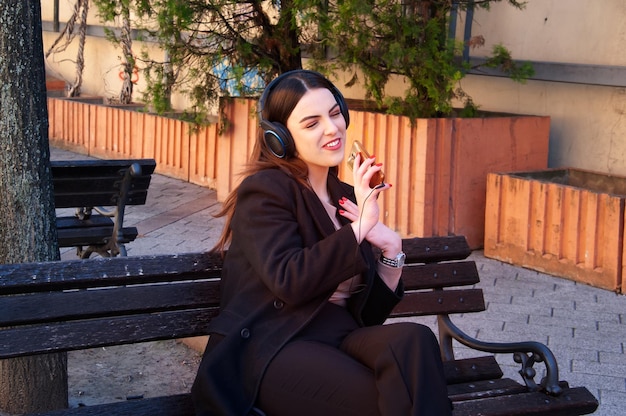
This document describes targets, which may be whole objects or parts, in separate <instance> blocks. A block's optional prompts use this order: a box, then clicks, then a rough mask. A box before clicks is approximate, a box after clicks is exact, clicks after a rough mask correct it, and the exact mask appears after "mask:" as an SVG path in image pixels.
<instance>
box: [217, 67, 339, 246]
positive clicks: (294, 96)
mask: <svg viewBox="0 0 626 416" xmlns="http://www.w3.org/2000/svg"><path fill="white" fill-rule="evenodd" d="M270 85H271V91H269V92H268V91H266V92H265V93H264V94H263V98H264V99H263V102H262V103H260V104H262V106H263V108H261V109H259V116H260V117H262V118H263V119H264V120H267V121H271V122H277V123H281V124H282V125H283V126H286V125H287V119H288V118H289V116H290V115H291V113H292V111H293V109H294V108H295V106H296V105H297V104H298V102H299V101H300V99H301V98H302V96H303V95H304V94H305V93H306V92H307V91H309V90H312V89H318V88H325V89H328V90H330V91H331V92H333V91H336V88H335V86H334V85H333V84H332V83H331V82H330V81H329V80H328V79H326V78H325V77H324V76H323V75H322V74H319V73H317V72H313V71H297V70H296V71H292V72H290V73H286V74H283V75H282V76H281V79H280V81H279V82H278V83H276V84H275V85H272V84H270ZM265 169H280V170H283V171H285V172H287V173H288V174H289V175H290V176H292V177H293V178H294V179H295V180H296V181H298V182H300V183H301V184H302V185H303V186H307V187H308V186H309V185H308V183H307V176H308V173H309V172H308V167H307V165H306V163H305V162H304V161H303V160H302V159H300V158H299V157H298V155H297V152H296V155H295V156H293V157H290V158H285V159H280V158H278V157H276V156H275V155H274V154H273V153H272V151H271V150H270V149H269V147H268V145H267V143H266V141H265V138H264V132H263V131H262V129H258V131H257V140H256V143H255V145H254V149H253V150H252V154H251V155H250V159H249V161H248V163H247V164H246V166H245V168H244V170H243V171H242V172H241V175H242V176H243V177H247V176H250V175H253V174H255V173H257V172H260V171H262V170H265ZM238 188H239V187H236V188H235V189H233V190H232V191H231V193H230V194H229V195H228V197H227V198H226V200H225V201H224V205H223V206H222V209H221V210H220V211H219V212H218V213H217V214H215V216H216V217H226V222H225V224H224V229H223V230H222V234H221V236H220V238H219V240H218V242H217V244H216V245H215V247H213V249H212V252H224V251H225V250H226V248H227V246H228V245H229V244H230V241H231V238H232V229H231V221H232V218H233V214H234V213H235V207H236V205H237V191H238Z"/></svg>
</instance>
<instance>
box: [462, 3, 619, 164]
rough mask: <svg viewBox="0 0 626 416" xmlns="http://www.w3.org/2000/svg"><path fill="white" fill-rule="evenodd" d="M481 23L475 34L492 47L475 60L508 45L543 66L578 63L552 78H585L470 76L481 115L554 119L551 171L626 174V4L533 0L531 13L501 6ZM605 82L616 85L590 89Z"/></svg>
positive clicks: (468, 86)
mask: <svg viewBox="0 0 626 416" xmlns="http://www.w3.org/2000/svg"><path fill="white" fill-rule="evenodd" d="M474 18H475V19H474V23H473V25H472V28H473V30H472V33H473V34H474V35H478V34H482V35H483V36H484V37H485V40H486V45H485V47H484V48H482V49H481V50H478V51H476V50H474V51H472V52H471V54H472V55H480V53H484V52H487V51H489V50H490V49H491V45H493V44H494V43H499V42H501V43H502V44H504V45H505V46H506V47H508V48H509V49H510V50H511V51H512V53H513V56H514V58H516V59H521V60H530V61H535V62H537V65H536V68H540V67H541V66H540V64H541V63H545V62H548V63H562V64H575V65H566V66H563V67H556V66H555V67H553V68H552V70H550V71H548V72H552V73H551V74H549V75H550V77H554V78H557V79H559V78H560V79H563V80H565V81H571V80H572V79H573V78H574V79H575V78H582V80H578V82H580V83H574V82H552V81H529V82H528V83H527V84H526V85H519V84H517V83H514V82H512V81H510V80H508V79H504V78H497V77H487V76H477V75H470V76H468V77H467V78H466V79H464V80H463V87H464V89H465V90H466V91H467V92H468V93H470V95H471V96H472V97H473V98H474V99H475V101H476V103H477V104H479V105H480V106H481V109H483V110H493V111H505V112H512V113H524V114H536V115H549V116H550V117H551V119H552V127H551V131H550V155H549V164H550V167H563V166H572V167H577V168H582V169H591V170H596V171H601V172H605V173H611V174H617V175H626V118H625V115H626V53H624V50H626V1H624V0H602V1H597V0H528V1H527V5H526V8H525V9H524V10H521V11H519V10H516V9H514V8H512V7H510V6H507V5H505V4H498V5H495V6H493V7H492V9H491V11H490V12H477V13H476V14H475V16H474ZM571 73H574V74H578V75H579V77H576V76H569V75H571ZM607 73H609V74H611V76H607V75H606V74H607ZM603 82H606V83H608V84H609V86H603V85H589V84H592V83H603Z"/></svg>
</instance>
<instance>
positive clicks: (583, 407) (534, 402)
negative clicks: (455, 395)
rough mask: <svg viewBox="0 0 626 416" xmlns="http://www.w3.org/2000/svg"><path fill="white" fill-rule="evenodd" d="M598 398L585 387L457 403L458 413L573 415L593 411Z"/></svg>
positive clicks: (455, 411) (536, 415) (455, 413)
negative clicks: (554, 393) (558, 394)
mask: <svg viewBox="0 0 626 416" xmlns="http://www.w3.org/2000/svg"><path fill="white" fill-rule="evenodd" d="M597 407H598V402H597V400H596V398H595V397H594V396H593V395H592V394H591V393H590V392H589V391H588V390H587V389H586V388H584V387H577V388H568V389H565V390H564V392H563V394H561V395H560V396H556V397H555V396H549V395H547V394H545V393H542V392H527V393H517V394H510V395H505V396H498V397H490V398H484V399H477V400H468V401H464V402H455V403H454V410H453V415H454V416H466V415H490V416H529V415H532V416H568V415H569V416H571V415H584V414H588V413H591V412H593V411H594V410H595V409H596V408H597Z"/></svg>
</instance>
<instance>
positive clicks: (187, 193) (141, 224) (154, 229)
mask: <svg viewBox="0 0 626 416" xmlns="http://www.w3.org/2000/svg"><path fill="white" fill-rule="evenodd" d="M52 158H53V159H87V158H88V157H86V156H84V155H80V154H76V153H71V152H67V151H63V150H60V149H54V148H53V149H52ZM220 206H221V205H220V203H219V202H218V201H217V199H216V196H215V192H214V191H213V190H211V189H208V188H203V187H201V186H197V185H193V184H190V183H187V182H185V181H181V180H177V179H172V178H168V177H166V176H162V175H153V179H152V183H151V185H150V189H149V191H148V200H147V204H146V205H145V206H137V207H135V206H130V207H128V208H127V213H126V217H125V225H127V226H136V227H137V228H138V230H139V237H138V238H137V239H136V240H135V241H134V242H132V243H130V244H128V245H127V250H128V255H129V256H134V255H144V254H170V253H184V252H192V251H205V250H208V249H210V248H211V247H212V245H213V244H214V243H215V241H216V239H217V237H218V236H219V233H220V232H221V228H222V224H223V221H222V220H221V219H216V218H214V217H213V214H214V213H216V212H217V211H218V210H219V208H220ZM62 258H63V259H74V258H76V256H75V253H74V251H73V250H72V249H64V250H63V252H62ZM471 259H473V260H475V261H476V263H477V265H478V269H479V273H480V276H481V282H480V283H479V284H478V285H477V287H480V288H482V289H483V291H484V294H485V301H486V304H487V311H485V312H482V313H478V314H467V315H455V316H453V317H452V319H453V322H455V323H456V325H458V326H459V327H460V328H461V329H463V330H464V331H466V332H467V333H468V334H469V335H472V336H475V337H477V338H479V339H481V340H484V341H500V342H504V341H527V340H534V341H540V342H543V343H545V344H547V345H548V346H549V347H550V348H551V349H552V351H553V352H554V354H555V356H556V359H557V362H558V363H559V373H560V379H562V380H567V381H568V382H569V383H570V385H572V386H585V387H587V388H588V389H589V390H590V391H591V392H592V393H593V394H594V395H595V396H596V397H597V398H598V399H599V400H600V407H599V408H598V410H597V411H596V413H594V414H596V415H601V416H618V415H623V414H625V412H626V411H625V410H624V408H625V407H626V296H624V295H617V294H615V293H613V292H610V291H607V290H603V289H598V288H594V287H591V286H587V285H583V284H578V283H576V282H573V281H570V280H567V279H563V278H558V277H554V276H550V275H547V274H543V273H538V272H536V271H533V270H529V269H524V268H521V267H516V266H513V265H510V264H506V263H502V262H500V261H496V260H493V259H488V258H485V256H484V255H483V252H482V251H475V252H473V253H472V255H471ZM414 320H415V321H418V322H421V323H424V324H427V325H429V326H431V327H432V328H433V329H434V328H435V327H436V324H435V319H434V318H430V317H428V318H418V319H414ZM173 348H186V347H184V346H182V345H178V346H174V347H173ZM455 348H456V351H457V354H458V356H459V357H466V356H474V355H480V354H481V353H477V352H473V351H471V350H469V349H468V348H465V347H463V346H461V345H458V344H457V345H455ZM498 362H499V363H500V364H501V366H502V367H503V369H504V371H505V376H507V377H511V378H514V379H517V380H519V379H520V377H519V375H518V374H517V370H518V368H519V367H518V365H517V364H516V363H515V362H513V359H512V357H511V356H510V355H499V356H498ZM535 367H536V368H537V369H538V370H540V369H541V364H538V365H536V366H535Z"/></svg>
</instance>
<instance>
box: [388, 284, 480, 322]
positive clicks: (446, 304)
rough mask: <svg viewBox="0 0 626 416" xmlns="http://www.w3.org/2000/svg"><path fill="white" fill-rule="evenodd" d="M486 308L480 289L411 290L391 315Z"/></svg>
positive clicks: (426, 313) (454, 311)
mask: <svg viewBox="0 0 626 416" xmlns="http://www.w3.org/2000/svg"><path fill="white" fill-rule="evenodd" d="M484 310H485V300H484V298H483V292H482V290H480V289H461V290H441V291H430V292H409V293H405V294H404V298H402V300H401V301H400V303H399V304H398V305H396V307H395V308H394V309H393V311H392V313H391V316H392V317H394V318H397V317H403V316H423V315H436V314H453V313H467V312H481V311H484Z"/></svg>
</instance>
